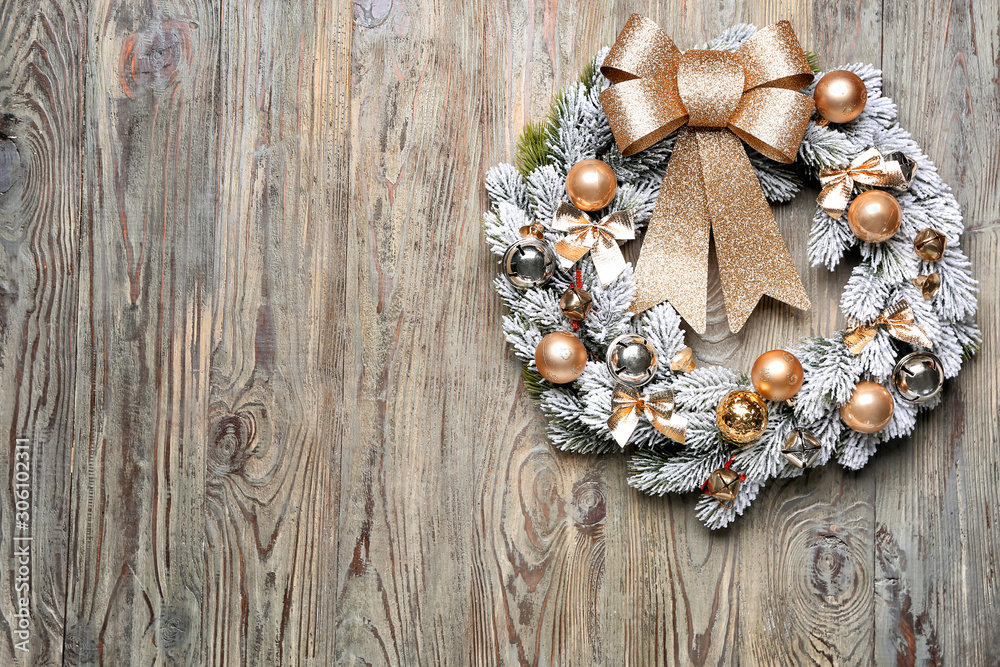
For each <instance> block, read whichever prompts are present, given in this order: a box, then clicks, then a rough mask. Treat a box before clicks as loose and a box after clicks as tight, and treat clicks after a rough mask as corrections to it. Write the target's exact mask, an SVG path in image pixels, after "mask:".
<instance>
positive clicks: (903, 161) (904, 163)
mask: <svg viewBox="0 0 1000 667" xmlns="http://www.w3.org/2000/svg"><path fill="white" fill-rule="evenodd" d="M885 159H886V161H887V162H888V161H890V160H892V161H894V162H897V163H899V170H900V171H901V172H902V173H903V180H905V181H906V183H905V184H904V185H903V186H902V187H900V188H897V189H898V190H905V189H906V188H908V187H910V184H911V183H913V178H914V177H915V176H916V175H917V161H916V160H914V159H913V158H911V157H910V156H909V155H907V154H906V153H903V152H902V151H893V152H891V153H889V154H888V155H886V156H885Z"/></svg>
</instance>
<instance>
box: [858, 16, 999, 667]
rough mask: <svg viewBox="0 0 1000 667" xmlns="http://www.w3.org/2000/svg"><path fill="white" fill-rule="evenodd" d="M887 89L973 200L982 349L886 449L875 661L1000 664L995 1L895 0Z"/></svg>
mask: <svg viewBox="0 0 1000 667" xmlns="http://www.w3.org/2000/svg"><path fill="white" fill-rule="evenodd" d="M885 9H886V14H885V33H884V42H883V50H884V57H885V70H886V91H887V93H888V94H889V95H890V96H891V97H893V98H895V99H896V101H897V103H898V104H899V110H900V114H899V116H900V123H901V125H902V126H903V127H905V128H907V129H908V130H909V131H910V132H911V133H912V134H913V137H914V139H916V140H917V142H918V143H920V144H921V146H922V147H923V149H924V151H925V152H926V153H927V154H928V155H930V156H931V158H932V159H933V160H934V161H935V162H936V163H937V165H938V168H939V170H940V172H941V175H942V177H943V178H944V180H945V181H946V182H948V183H950V184H951V185H952V187H953V188H954V191H955V196H956V197H957V198H958V201H959V203H960V204H961V205H962V209H963V212H964V214H965V217H966V225H967V226H968V228H969V232H968V234H967V235H966V237H965V239H964V244H963V245H964V249H965V251H966V252H967V253H968V254H969V256H970V258H971V259H972V262H973V273H974V275H975V276H976V277H977V278H978V279H979V280H980V289H981V299H980V312H979V317H978V320H979V325H980V327H981V328H982V331H983V334H984V336H983V338H984V339H983V345H982V348H981V351H980V353H979V355H978V356H977V357H975V358H974V359H973V360H971V362H970V363H968V364H967V365H966V367H965V368H964V369H963V371H962V374H961V376H960V377H959V378H958V379H957V380H953V381H949V383H948V384H947V387H946V389H947V391H946V394H945V398H944V401H943V402H942V404H941V405H940V406H939V407H938V408H936V409H935V410H933V411H932V412H930V413H929V414H927V415H924V416H923V417H921V418H920V419H919V420H918V422H917V429H916V432H915V433H914V435H913V437H911V438H909V439H908V441H907V442H905V443H902V444H901V445H900V446H898V447H896V448H892V449H889V450H888V451H886V452H880V454H879V459H878V461H877V463H876V467H874V468H873V469H872V474H873V475H876V476H877V477H876V479H877V480H878V487H877V489H878V492H877V494H876V512H877V519H878V522H877V524H876V536H877V551H876V561H875V563H876V570H877V578H876V581H875V585H876V593H877V598H876V602H877V604H876V615H875V629H876V649H877V650H876V654H875V658H876V662H878V663H879V664H889V663H894V664H897V665H917V664H921V665H923V664H944V665H948V664H995V663H996V660H997V657H996V647H997V646H998V645H1000V620H998V618H997V611H996V608H997V607H996V600H997V597H998V594H1000V588H998V583H997V577H996V572H997V559H998V557H1000V542H998V540H997V538H996V533H995V529H994V528H993V523H994V522H995V517H996V510H997V508H998V507H1000V489H998V486H997V484H996V470H997V465H998V463H1000V456H998V453H997V446H996V445H997V442H998V440H1000V424H998V418H997V409H996V405H997V396H998V393H1000V388H998V376H997V372H996V369H997V365H998V362H1000V353H998V350H1000V337H998V334H997V331H998V324H1000V323H998V321H997V320H998V309H1000V302H998V299H997V294H998V291H1000V272H998V268H997V261H996V257H997V253H998V246H1000V222H998V221H1000V195H998V193H997V188H996V181H997V169H998V165H1000V132H998V130H997V119H998V118H1000V99H998V88H997V80H998V78H997V77H998V70H997V62H998V54H1000V39H998V32H1000V14H998V12H997V7H996V4H995V3H988V2H987V3H978V2H974V3H964V4H963V3H954V4H952V3H939V2H930V3H920V4H916V5H900V4H897V3H886V7H885Z"/></svg>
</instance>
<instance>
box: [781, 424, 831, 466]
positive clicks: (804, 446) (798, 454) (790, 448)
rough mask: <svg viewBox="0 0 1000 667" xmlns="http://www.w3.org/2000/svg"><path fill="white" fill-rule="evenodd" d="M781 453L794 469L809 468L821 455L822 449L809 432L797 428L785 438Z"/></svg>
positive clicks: (816, 439) (817, 439) (817, 440)
mask: <svg viewBox="0 0 1000 667" xmlns="http://www.w3.org/2000/svg"><path fill="white" fill-rule="evenodd" d="M781 453H782V455H783V456H784V457H785V459H787V460H788V462H789V463H791V464H792V465H793V466H795V467H796V468H810V467H812V466H814V465H815V464H816V462H817V461H818V460H819V457H820V456H821V455H822V454H823V447H822V445H820V442H819V438H817V437H816V436H815V435H813V434H812V432H811V431H806V430H805V429H798V428H797V429H795V430H794V431H792V432H791V433H789V434H788V437H787V438H785V448H784V449H782V450H781Z"/></svg>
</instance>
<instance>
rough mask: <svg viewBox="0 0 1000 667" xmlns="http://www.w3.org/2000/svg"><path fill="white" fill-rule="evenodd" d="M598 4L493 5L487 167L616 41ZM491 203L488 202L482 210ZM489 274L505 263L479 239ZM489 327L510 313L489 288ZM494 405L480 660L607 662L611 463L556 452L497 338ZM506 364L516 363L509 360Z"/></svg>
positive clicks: (482, 547)
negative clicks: (608, 479)
mask: <svg viewBox="0 0 1000 667" xmlns="http://www.w3.org/2000/svg"><path fill="white" fill-rule="evenodd" d="M595 7H596V4H594V3H583V4H580V5H578V6H577V7H575V8H573V7H565V8H563V7H560V6H559V5H556V4H552V3H539V4H537V5H536V4H534V3H530V2H529V3H523V2H508V3H490V4H489V6H488V8H487V11H488V13H487V16H486V19H485V28H486V40H485V45H484V46H485V49H484V51H483V53H482V56H481V57H482V61H483V63H484V67H485V82H484V85H485V96H484V99H485V105H484V107H485V108H484V114H485V117H484V130H485V137H484V144H485V145H484V150H485V156H484V164H483V166H482V169H485V168H488V167H489V166H491V165H493V164H495V163H497V162H509V161H511V160H512V159H513V154H514V147H515V145H516V142H517V138H518V136H519V135H520V133H521V128H522V127H523V125H524V123H525V122H526V121H529V120H536V121H537V120H540V119H542V118H544V116H545V114H546V113H547V112H548V109H549V105H550V104H551V98H552V95H553V94H554V93H555V92H556V90H558V88H559V87H560V86H562V85H564V84H565V83H568V82H569V81H573V80H575V79H576V78H577V77H578V75H579V69H580V68H581V67H582V66H583V64H584V62H585V59H586V58H589V57H590V56H591V55H592V54H593V51H594V50H595V49H596V48H598V47H599V45H600V44H602V43H605V42H607V41H608V40H610V39H611V38H612V37H613V32H612V31H613V26H612V25H611V23H609V22H608V21H607V19H606V17H604V16H602V14H604V13H605V12H606V10H602V12H595V11H594V9H595ZM488 205H489V202H488V200H487V199H486V198H485V197H483V198H482V199H481V200H480V208H481V209H483V210H485V208H486V207H487V206H488ZM480 248H481V250H477V252H476V260H477V261H476V263H477V264H478V265H479V267H480V269H479V270H480V271H481V272H482V275H484V276H494V275H496V263H495V261H494V260H493V259H492V257H491V256H490V255H489V253H487V252H486V249H485V247H483V246H482V244H480ZM480 284H481V286H482V287H483V288H485V289H484V294H483V298H484V299H485V300H486V301H487V303H488V305H487V306H484V308H485V309H486V311H487V315H486V317H485V320H486V321H488V322H498V321H499V319H500V316H501V315H502V311H503V307H502V305H501V304H500V302H499V299H497V298H496V297H495V296H494V295H493V294H492V293H491V292H492V290H489V282H488V281H487V280H483V281H481V283H480ZM488 335H489V337H490V340H489V347H490V356H489V357H487V358H485V359H484V363H491V364H493V367H494V371H493V372H492V374H493V375H495V376H496V380H495V381H493V382H491V383H490V385H489V391H490V393H491V394H492V396H491V398H490V402H491V403H492V404H493V405H494V406H496V407H494V408H493V409H491V410H490V411H488V412H487V413H486V414H485V415H484V416H483V419H482V428H481V431H480V433H481V434H482V435H481V439H480V442H481V445H480V447H478V448H477V449H476V456H475V458H474V459H473V463H474V468H475V472H474V475H475V479H476V484H475V489H476V500H475V503H476V525H475V536H476V547H477V548H476V552H475V555H474V561H473V577H474V581H475V586H474V590H473V593H474V596H475V597H474V599H473V605H474V609H475V610H476V614H475V626H474V640H473V641H474V652H473V657H472V660H471V662H472V663H473V664H476V665H490V664H498V663H499V664H523V665H529V664H535V665H537V664H541V665H546V664H608V663H614V662H616V659H615V657H614V656H609V655H608V654H607V653H606V652H605V648H606V643H607V642H606V637H605V632H604V629H603V627H602V623H603V615H602V610H601V591H602V587H603V585H604V569H605V547H604V524H605V516H606V512H607V508H606V501H607V498H606V497H605V475H606V459H605V458H603V457H593V456H577V455H571V454H565V453H562V452H558V451H554V450H553V449H552V448H551V447H550V446H549V445H548V444H547V441H546V437H545V431H544V427H545V422H544V419H543V418H542V417H541V415H540V414H539V413H538V411H537V408H536V407H535V406H534V403H533V402H532V401H530V400H529V399H528V397H527V396H526V395H524V394H523V393H519V392H518V390H517V387H518V383H519V378H520V362H519V361H518V360H517V359H516V358H514V357H513V356H512V355H509V354H508V352H507V351H506V350H505V343H504V341H503V336H502V334H501V332H500V331H499V329H496V328H494V331H492V332H490V333H489V334H488ZM505 358H506V359H505Z"/></svg>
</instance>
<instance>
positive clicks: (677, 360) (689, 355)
mask: <svg viewBox="0 0 1000 667" xmlns="http://www.w3.org/2000/svg"><path fill="white" fill-rule="evenodd" d="M696 365H697V364H696V363H695V360H694V350H692V349H691V348H690V347H685V348H684V349H683V350H681V351H680V352H678V353H677V354H675V355H674V356H673V357H671V358H670V370H672V371H674V372H675V373H690V372H691V371H693V370H694V369H695V366H696Z"/></svg>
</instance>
